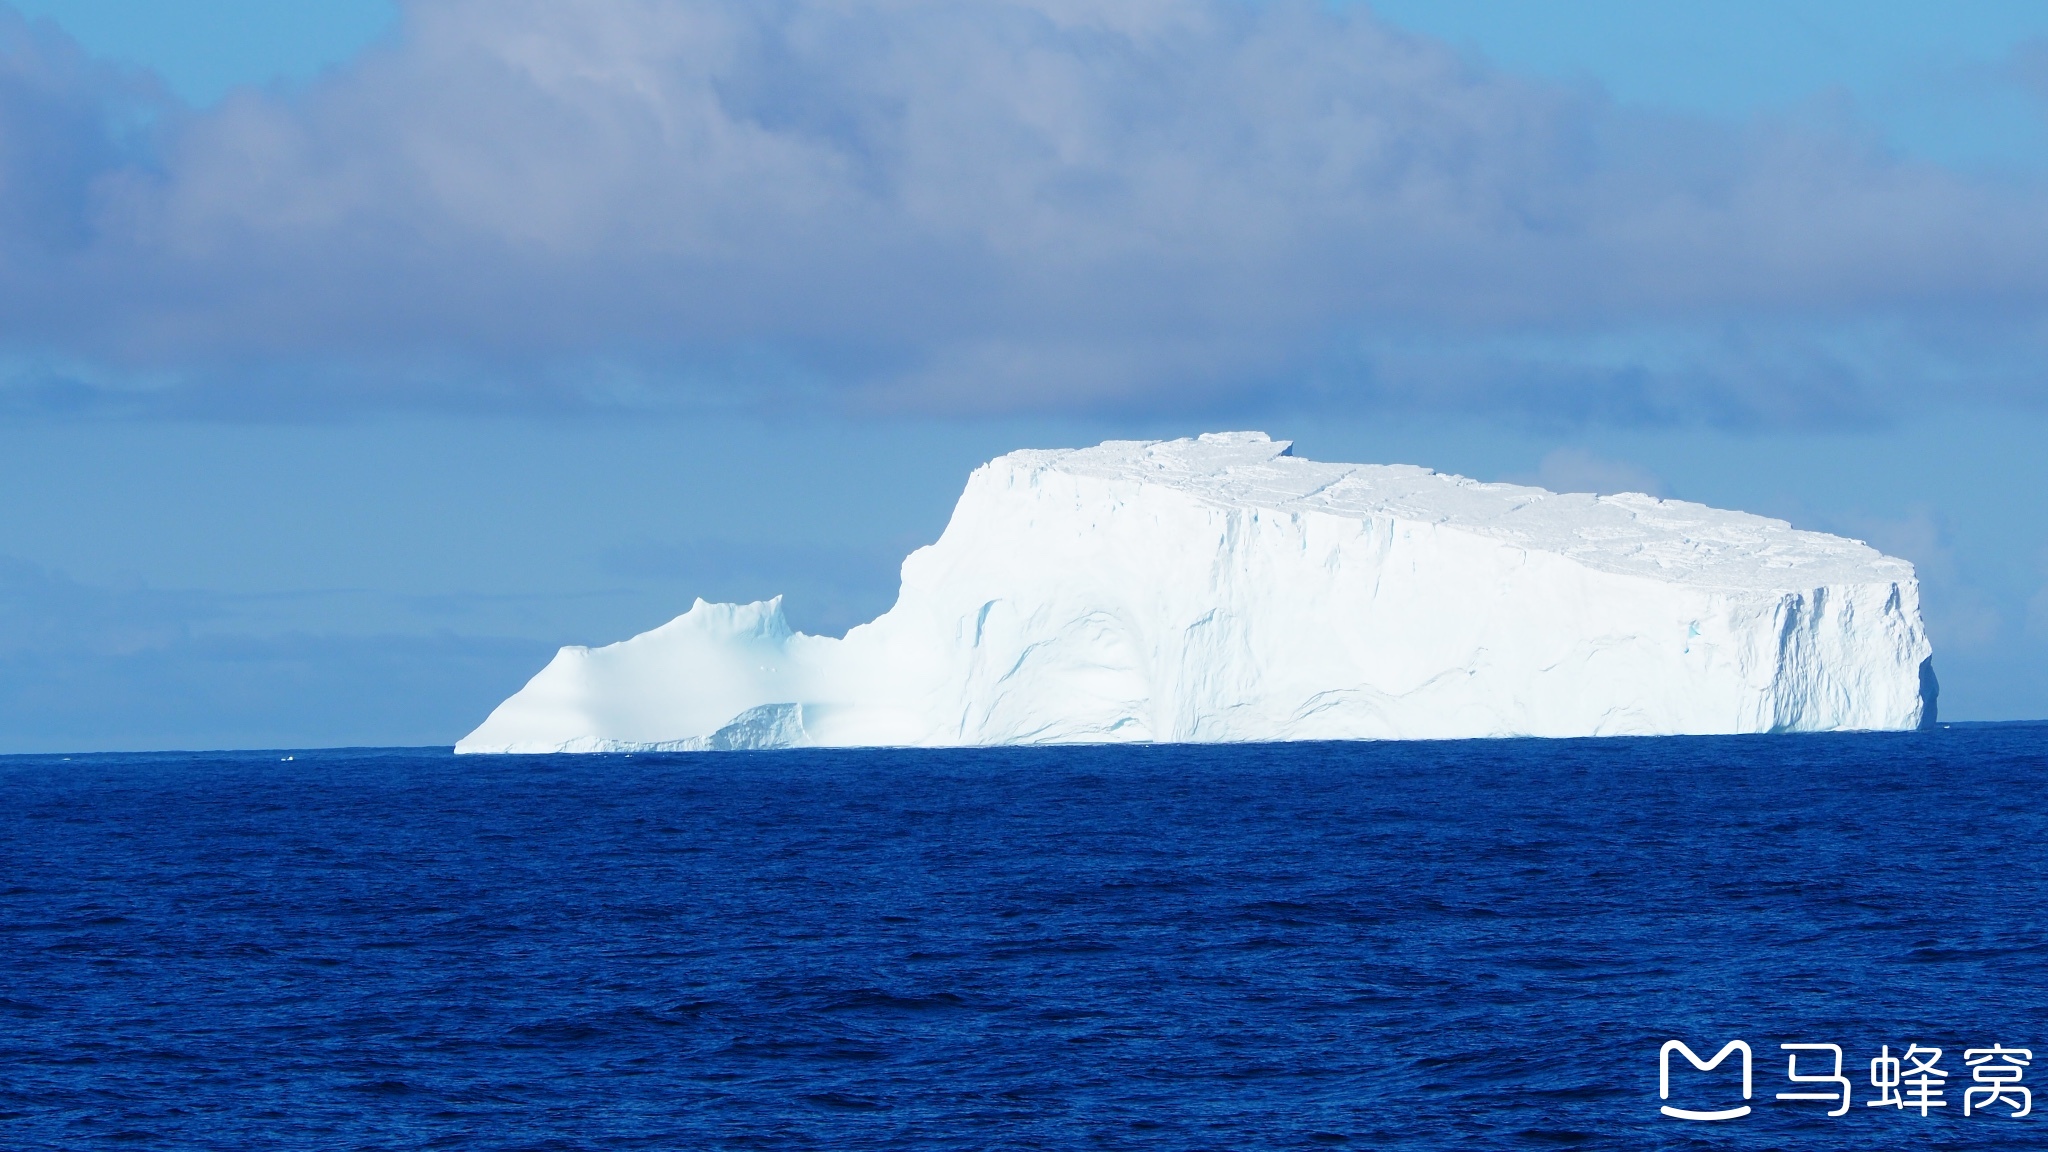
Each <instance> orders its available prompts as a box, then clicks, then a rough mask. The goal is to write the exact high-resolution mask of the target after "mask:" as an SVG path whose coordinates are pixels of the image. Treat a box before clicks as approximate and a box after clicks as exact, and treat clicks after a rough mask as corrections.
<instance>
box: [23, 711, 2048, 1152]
mask: <svg viewBox="0 0 2048 1152" xmlns="http://www.w3.org/2000/svg"><path fill="white" fill-rule="evenodd" d="M2044 853H2048V726H2042V725H1981V726H1970V725H1956V726H1949V727H1945V728H1941V729H1938V730H1935V731H1931V732H1924V733H1900V734H1858V735H1829V736H1753V737H1731V738H1668V739H1606V740H1562V741H1548V740H1507V741H1468V742H1448V743H1377V744H1376V743H1330V744H1297V745H1253V746H1194V747H1191V746H1167V745H1161V746H1137V747H1117V748H1104V747H1086V748H1081V747H1065V748H1030V749H989V750H965V751H911V750H890V751H823V750H806V751H789V752H771V753H707V754H694V755H688V754H686V755H660V756H641V755H636V756H589V757H460V758H458V757H455V756H453V755H451V754H449V753H448V752H447V751H446V750H443V749H425V750H422V749H390V750H384V749H379V750H343V751H299V752H271V753H219V754H186V753H177V754H155V755H92V756H83V755H81V756H72V757H68V758H66V757H57V756H16V757H6V758H0V1147H4V1148H7V1149H43V1148H50V1149H79V1148H93V1147H100V1146H108V1147H116V1146H118V1147H124V1148H176V1149H183V1148H195V1149H197V1148H203V1149H251V1150H254V1149H263V1150H266V1152H268V1150H276V1149H321V1150H323V1152H325V1150H334V1149H408V1150H410V1149H422V1148H479V1149H585V1148H588V1149H621V1148H659V1149H705V1148H821V1149H868V1148H874V1149H881V1148H890V1149H900V1148H961V1149H988V1148H1046V1149H1098V1148H1100V1149H1120V1148H1132V1149H1140V1148H1142V1149H1184V1148H1185V1149H1195V1148H1203V1149H1209V1148H1214V1149H1266V1148H1292V1147H1338V1146H1351V1147H1374V1148H1380V1147H1398V1148H1428V1149H1434V1148H1446V1149H1448V1148H1617V1149H1661V1148H1710V1149H1711V1148H1731V1149H1732V1148H1756V1149H1778V1148H1800V1149H1806V1148H1812V1149H1836V1148H1840V1149H1849V1148H1856V1149H1868V1148H1879V1147H1906V1146H1910V1147H1914V1148H1930V1149H1938V1148H1987V1147H2016V1148H2017V1147H2044V1146H2048V1101H2043V1102H2042V1107H2041V1108H2039V1109H2036V1110H2034V1111H2033V1112H2032V1113H2031V1114H2030V1115H2026V1116H2020V1117H2014V1116H2013V1115H2012V1113H2014V1112H2016V1111H2019V1102H2020V1096H2019V1093H2018V1091H2017V1087H2016V1086H2015V1085H2017V1086H2025V1087H2028V1088H2029V1089H2031V1088H2036V1087H2048V913H2044V907H2048V854H2044ZM1673 1040H1676V1041H1679V1042H1681V1043H1683V1044H1685V1045H1686V1046H1687V1050H1688V1051H1690V1052H1692V1053H1694V1054H1696V1055H1697V1056H1698V1057H1699V1058H1700V1060H1701V1062H1707V1061H1708V1060H1709V1059H1710V1058H1711V1057H1712V1056H1714V1055H1715V1054H1717V1053H1718V1052H1719V1051H1720V1050H1722V1049H1723V1048H1724V1047H1725V1046H1726V1045H1728V1044H1729V1043H1730V1042H1733V1041H1741V1042H1742V1043H1744V1044H1746V1045H1747V1046H1748V1048H1749V1051H1750V1054H1751V1064H1752V1078H1753V1085H1752V1092H1751V1095H1750V1096H1749V1097H1748V1098H1744V1097H1743V1095H1742V1083H1741V1079H1742V1078H1741V1074H1740V1066H1741V1064H1742V1063H1743V1056H1742V1053H1741V1051H1739V1050H1736V1051H1732V1052H1730V1053H1729V1054H1728V1055H1727V1057H1726V1058H1725V1059H1724V1060H1723V1061H1722V1062H1721V1063H1720V1064H1719V1065H1716V1066H1715V1067H1714V1068H1713V1069H1711V1070H1707V1071H1701V1070H1699V1069H1697V1068H1695V1067H1694V1066H1693V1065H1692V1063H1691V1062H1689V1061H1688V1060H1686V1059H1685V1053H1683V1052H1676V1051H1673V1050H1668V1049H1667V1048H1666V1045H1667V1042H1669V1041H1673ZM1788 1043H1793V1044H1811V1045H1827V1044H1832V1045H1835V1046H1836V1047H1837V1048H1838V1049H1839V1050H1840V1055H1841V1061H1840V1067H1841V1069H1842V1073H1841V1075H1842V1077H1843V1080H1842V1081H1832V1080H1829V1081H1826V1082H1823V1083H1819V1084H1816V1083H1815V1082H1812V1081H1805V1082H1800V1083H1793V1082H1791V1081H1789V1080H1788V1078H1787V1058H1788V1055H1790V1056H1796V1058H1797V1060H1798V1065H1797V1068H1798V1071H1799V1072H1800V1074H1801V1075H1802V1076H1808V1077H1812V1076H1816V1075H1821V1076H1825V1075H1826V1074H1830V1073H1832V1072H1833V1070H1834V1068H1835V1066H1836V1065H1835V1059H1836V1057H1835V1054H1834V1053H1833V1052H1831V1051H1829V1050H1827V1049H1825V1048H1807V1049H1800V1050H1786V1049H1783V1048H1781V1047H1780V1046H1781V1045H1783V1044H1788ZM1934 1048H1939V1049H1940V1050H1941V1052H1940V1055H1939V1056H1938V1057H1930V1056H1929V1052H1930V1051H1931V1050H1932V1049H1934ZM2019 1050H2025V1051H2026V1052H2027V1053H2028V1060H2027V1061H2026V1062H2022V1061H2021V1060H2020V1058H2019V1056H2018V1055H2017V1052H2018V1051H2019ZM1908 1052H1911V1053H1912V1054H1913V1058H1912V1059H1909V1060H1906V1061H1899V1057H1901V1056H1902V1055H1903V1054H1906V1053H1908ZM1972 1052H1974V1053H1976V1054H1977V1062H1976V1063H1974V1064H1973V1063H1970V1062H1969V1059H1970V1057H1969V1056H1968V1054H1969V1053H1972ZM1987 1052H1988V1053H1990V1054H1989V1055H1987V1054H1986V1053H1987ZM1660 1059H1661V1062H1662V1063H1663V1064H1664V1065H1667V1066H1668V1075H1667V1076H1665V1077H1662V1078H1660ZM1873 1062H1875V1063H1873ZM1915 1069H1918V1070H1919V1071H1918V1072H1917V1073H1916V1071H1915ZM1987 1070H1988V1071H1989V1072H1990V1074H1989V1075H1986V1072H1987ZM2014 1070H2017V1072H2018V1074H2019V1076H2020V1079H2018V1080H2017V1081H2015V1080H2014V1078H2013V1072H2014ZM1935 1072H1939V1073H1941V1074H1942V1075H1940V1076H1939V1077H1937V1076H1935V1075H1934V1073H1935ZM1660 1081H1665V1082H1668V1088H1669V1095H1668V1096H1666V1095H1662V1094H1660ZM2037 1081H2038V1083H2037ZM1844 1082H1846V1084H1847V1085H1848V1087H1849V1089H1850V1099H1849V1100H1848V1101H1847V1102H1846V1104H1842V1105H1838V1104H1836V1103H1834V1102H1832V1100H1831V1099H1824V1100H1781V1099H1778V1094H1779V1093H1783V1092H1800V1093H1805V1094H1808V1095H1815V1096H1831V1097H1838V1096H1839V1095H1840V1092H1841V1088H1840V1085H1841V1084H1842V1083H1844ZM1883 1082H1889V1083H1883ZM1972 1088H1976V1089H1978V1090H1979V1091H1980V1093H1981V1094H1980V1096H1978V1097H1974V1098H1972V1099H1971V1100H1969V1101H1966V1099H1965V1096H1966V1093H1967V1092H1969V1091H1970V1090H1971V1089H1972ZM1993 1092H1996V1093H1998V1094H1997V1095H1992V1094H1991V1093H1993ZM1916 1093H1917V1094H1918V1097H1919V1100H1918V1103H1913V1102H1911V1101H1909V1102H1908V1106H1906V1107H1900V1106H1898V1104H1896V1103H1893V1102H1891V1098H1893V1097H1897V1098H1900V1099H1905V1098H1906V1096H1907V1095H1910V1094H1916ZM1881 1099H1882V1100H1884V1101H1885V1102H1884V1103H1883V1105H1882V1106H1871V1103H1870V1102H1871V1101H1878V1100H1881ZM1933 1099H1940V1100H1941V1101H1942V1103H1941V1104H1940V1105H1939V1106H1936V1105H1934V1104H1933V1103H1932V1100H1933ZM2030 1099H2031V1097H2029V1100H2030ZM1966 1103H1970V1104H1971V1105H1972V1108H1971V1114H1970V1115H1967V1116H1966V1115H1964V1111H1965V1108H1964V1105H1965V1104H1966ZM1745 1107H1746V1108H1748V1112H1747V1113H1746V1114H1743V1115H1740V1116H1737V1117H1735V1118H1732V1119H1727V1120H1719V1121H1700V1120H1689V1119H1683V1118H1675V1117H1673V1116H1669V1115H1666V1114H1664V1113H1663V1112H1662V1111H1660V1109H1663V1108H1672V1109H1674V1110H1679V1111H1691V1112H1729V1111H1736V1110H1739V1109H1742V1108H1745ZM1838 1107H1839V1108H1840V1109H1841V1110H1842V1111H1843V1112H1844V1114H1842V1115H1830V1114H1829V1113H1830V1112H1832V1111H1835V1110H1837V1108H1838Z"/></svg>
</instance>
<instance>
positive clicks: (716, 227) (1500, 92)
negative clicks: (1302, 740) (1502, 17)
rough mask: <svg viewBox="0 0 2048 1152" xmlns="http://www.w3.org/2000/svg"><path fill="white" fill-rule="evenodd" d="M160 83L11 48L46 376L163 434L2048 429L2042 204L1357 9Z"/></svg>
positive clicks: (744, 32)
mask: <svg viewBox="0 0 2048 1152" xmlns="http://www.w3.org/2000/svg"><path fill="white" fill-rule="evenodd" d="M53 62H54V63H53ZM135 83H136V82H134V81H133V78H127V79H123V78H119V77H112V76H111V75H110V74H105V73H103V72H100V71H95V70H94V66H92V65H90V64H89V62H85V61H83V60H82V58H79V57H77V55H76V53H75V52H73V51H72V50H70V49H69V48H68V47H67V46H65V45H62V44H60V43H57V42H55V41H52V40H50V39H48V38H47V37H45V38H42V39H37V38H36V37H34V36H31V35H29V34H28V33H26V32H25V31H24V30H23V28H22V27H19V26H17V27H13V28H12V29H9V28H6V27H0V126H5V127H6V129H7V130H8V132H9V133H11V135H9V136H8V137H7V138H8V139H13V140H17V141H20V140H27V141H30V142H31V144H32V145H33V146H22V145H17V146H15V147H11V148H9V149H7V150H6V151H5V152H4V154H0V178H4V184H0V189H4V190H0V222H4V223H0V228H4V229H5V230H6V234H0V245H5V246H6V248H7V250H9V251H12V252H15V253H17V254H18V255H24V256H25V258H21V259H16V260H14V261H11V262H10V263H11V266H12V269H13V274H12V275H8V274H6V273H4V272H0V340H4V341H6V342H7V343H8V344H9V345H10V346H11V349H12V350H13V351H14V352H15V353H16V355H17V356H21V355H27V354H30V353H34V354H38V355H41V356H42V357H44V359H45V360H47V361H49V362H66V361H80V362H87V363H90V364H92V365H95V366H96V367H95V371H98V370H100V369H106V368H108V366H111V367H112V368H113V369H118V370H121V371H127V372H134V373H144V374H147V376H148V378H149V379H150V380H151V381H152V382H153V384H152V387H151V389H149V390H148V391H146V392H144V393H138V394H136V395H135V396H129V397H126V398H125V399H124V398H122V397H120V396H114V397H113V399H114V400H115V401H118V402H125V403H132V404H135V405H139V406H142V407H152V406H154V407H163V406H165V405H171V406H176V405H178V404H184V405H187V406H201V407H204V406H206V405H214V406H216V407H221V408H228V409H234V408H248V407H256V408H262V407H265V406H284V407H290V406H292V405H295V404H303V405H309V406H320V405H331V404H349V403H370V404H389V403H406V402H449V403H464V404H467V403H476V402H483V403H492V404H507V403H528V402H531V403H550V404H559V403H579V402H588V403H603V402H606V400H607V398H610V397H615V396H616V392H615V390H614V388H613V386H614V385H615V384H616V382H617V380H618V379H620V378H621V377H622V376H629V377H633V378H635V379H637V380H640V381H642V382H643V383H645V385H646V387H645V388H644V389H642V390H639V392H636V394H640V392H644V394H645V395H647V396H651V397H653V398H654V401H655V402H678V403H691V404H694V403H705V402H709V403H714V404H732V403H739V404H744V405H753V406H769V407H772V406H773V405H775V404H787V403H792V402H805V403H810V402H816V401H818V400H820V399H823V400H825V401H827V402H831V403H841V404H849V405H854V406H867V407H884V408H910V409H918V410H926V411H932V410H937V411H987V410H1004V411H1008V410H1033V409H1038V410H1062V411H1074V410H1083V409H1098V410H1099V409H1119V408H1129V409H1140V410H1159V409H1162V408H1172V409H1175V410H1185V409H1186V408H1188V407H1189V406H1198V407H1199V406H1213V407H1219V408H1229V407H1231V406H1233V405H1235V406H1238V407H1243V406H1246V405H1259V404H1271V403H1274V402H1276V401H1277V402H1283V403H1299V404H1310V405H1324V406H1327V405H1332V404H1352V405H1378V406H1405V407H1422V408H1428V407H1438V408H1446V407H1448V408H1460V409H1472V408H1497V407H1508V408H1513V409H1527V410H1532V411H1544V412H1550V413H1560V414H1563V415H1564V416H1565V417H1567V418H1570V419H1585V418H1594V419H1599V418H1606V419H1617V420H1670V419H1688V420H1711V421H1721V422H1742V421H1751V422H1759V421H1760V422H1779V423H1783V422H1800V421H1808V420H1840V419H1851V418H1856V417H1857V416H1858V415H1867V414H1868V413H1869V412H1870V411H1871V410H1873V409H1874V408H1881V407H1882V406H1883V405H1885V404H1889V403H1893V402H1895V401H1896V400H1897V398H1898V397H1899V396H1901V395H1906V394H1909V393H1911V392H1913V391H1915V390H1923V389H1926V388H1929V387H1931V386H1933V385H1935V384H1937V383H1943V384H1948V385H1951V386H1952V384H1953V381H1954V380H1956V379H1964V380H1967V381H1968V384H1967V389H1966V390H1970V391H1973V392H1974V393H1976V394H1993V395H2008V396H2011V395H2017V396H2021V397H2025V398H2035V399H2038V398H2039V391H2040V385H2039V382H2038V380H2039V374H2038V372H2036V371H2034V369H2035V368H2036V367H2037V366H2038V364H2039V363H2040V361H2041V359H2042V351H2043V342H2042V339H2041V337H2042V333H2043V328H2042V323H2041V317H2042V304H2043V301H2044V299H2048V198H2044V196H2043V194H2042V190H2040V189H2035V188H2031V187H2021V186H2015V185H2010V184H1998V183H1991V182H1986V181H1979V180H1973V179H1971V178H1965V177H1963V176H1959V175H1956V174H1952V173H1949V172H1945V171H1943V170H1941V169H1938V168H1935V167H1932V166H1929V165H1925V164H1917V163H1911V162H1907V161H1904V160H1900V159H1896V158H1893V157H1889V156H1886V155H1884V154H1882V153H1881V152H1879V151H1877V150H1875V149H1874V148H1873V147H1871V146H1870V145H1868V144H1867V143H1865V142H1862V141H1860V140H1859V139H1857V138H1856V137H1854V136H1853V135H1846V134H1845V135H1835V136H1830V135H1826V134H1824V133H1820V132H1818V131H1816V130H1812V129H1800V128H1793V127H1789V126H1784V127H1775V128H1774V127H1772V126H1770V125H1759V126H1753V127H1751V128H1747V129H1743V130H1733V129H1725V128H1720V127H1715V126H1712V125H1709V124H1705V123H1700V122H1692V121H1685V120H1679V119H1673V118H1665V119H1658V118H1651V117H1645V116H1642V115H1638V114H1633V113H1626V112H1623V111H1620V110H1617V109H1615V108H1614V107H1611V106H1609V105H1608V104H1607V103H1605V102H1604V101H1603V100H1602V99H1601V98H1600V97H1599V96H1598V95H1597V94H1595V93H1592V92H1589V91H1584V90H1580V89H1573V88H1565V87H1560V86H1556V85H1551V84H1546V83H1541V82H1536V81H1531V80H1526V79H1521V78H1518V77H1515V76H1511V75H1505V74H1501V73H1498V72H1490V71H1486V70H1484V69H1482V68H1479V67H1477V66H1475V65H1472V64H1470V63H1468V62H1466V61H1464V60H1462V59H1461V58H1460V57H1458V56H1457V55H1456V54H1454V53H1453V52H1451V51H1449V50H1448V49H1446V48H1445V47H1443V46H1441V45H1438V44H1435V43H1432V42H1429V41H1426V40H1423V39H1419V38H1416V37H1412V36H1408V35H1405V34H1403V33H1400V32H1398V31H1395V30H1393V29H1390V28H1388V27H1386V26H1383V25H1381V24H1378V23H1376V22H1375V21H1374V20H1373V18H1372V17H1371V16H1370V14H1369V12H1368V11H1367V10H1365V9H1364V8H1362V7H1357V6H1353V7H1347V8H1343V9H1334V8H1332V7H1329V6H1325V5H1315V4H1308V3H1272V4H1256V5H1251V4H1237V3H1229V2H1226V0H1130V2H1122V3H1119V2H1114V0H1103V2H1099V3H1090V4H1080V3H1073V2H1071V0H1040V2H1037V3H1033V2H1030V0H986V2H981V3H956V2H943V3H942V2H937V0H932V2H922V0H894V2H889V3H871V4H853V3H840V2H832V0H787V2H781V3H739V2H717V0H672V2H654V0H488V2H486V0H417V2H415V3H412V4H410V5H409V6H408V7H407V10H406V18H405V24H404V29H403V33H402V35H401V36H400V37H399V38H398V39H397V40H396V41H394V42H393V43H391V44H388V45H384V46H380V47H378V48H375V49H372V50H371V51H370V52H369V53H368V54H366V55H365V56H363V57H362V58H360V59H358V60H357V61H355V62H354V63H353V64H351V65H350V66H348V67H346V68H344V69H342V70H339V71H338V72H336V73H334V74H332V75H331V76H329V77H328V78H326V79H324V80H322V81H320V82H318V83H316V84H314V85H313V86H311V87H310V88H308V89H306V90H304V91H302V92H297V93H286V94H280V93H276V92H258V91H253V90H251V91H245V92H242V93H239V94H237V95H236V96H234V97H232V98H230V99H229V100H227V101H226V102H225V103H223V104H222V105H221V106H219V107H218V108H216V109H213V110H210V111H207V112H204V113H199V114H183V113H178V112H177V111H176V110H166V109H165V108H164V107H163V106H162V105H161V99H160V97H155V96H152V95H150V94H149V93H148V92H147V91H144V90H143V89H138V88H137V87H136V86H135ZM144 88H146V85H145V86H144ZM152 99H155V100H157V101H158V103H157V104H156V105H149V101H150V100H152ZM95 101H97V103H95ZM124 102H125V103H124ZM131 105H132V106H143V105H147V106H150V107H156V108H157V109H158V111H157V112H156V113H155V114H156V115H157V116H158V122H157V123H158V127H157V129H156V131H155V132H154V134H153V135H151V136H150V137H149V140H148V143H147V146H142V145H138V144H136V143H135V142H134V141H133V140H132V139H130V138H129V136H124V135H123V134H122V132H120V131H117V130H115V128H111V127H109V124H110V123H111V122H112V121H110V120H109V116H110V115H111V113H109V112H108V111H107V110H108V109H112V108H115V107H116V106H119V107H129V106H131ZM115 119H116V120H118V117H116V118H115ZM131 119H132V118H131ZM37 141H41V142H42V143H40V144H36V143H35V142H37ZM52 157H58V158H63V159H65V161H66V162H65V163H64V164H52V163H51V162H50V161H51V159H52ZM53 219H61V220H65V221H69V222H70V230H69V231H62V230H52V229H51V228H50V226H49V221H51V220H53ZM39 362H40V361H39ZM763 363H772V364H776V365H780V366H782V367H781V368H780V369H779V370H777V371H773V372H767V373H763V372H761V371H759V370H758V369H759V366H760V365H761V364H763ZM750 366H751V367H750ZM598 367H604V368H605V369H606V372H605V381H606V382H605V383H604V384H603V385H602V386H601V387H598V388H596V389H593V390H590V391H585V390H582V389H580V388H579V387H578V386H577V385H576V384H575V383H573V382H574V381H576V380H577V379H579V378H580V377H581V376H582V375H583V374H584V373H585V372H586V371H593V370H594V369H596V368H598ZM46 375H47V374H46ZM166 375H169V376H172V377H175V378H176V379H177V380H178V381H180V383H179V384H178V385H177V386H176V387H172V388H169V389H165V388H163V387H161V386H159V385H160V382H161V381H162V380H163V379H164V378H165V376H166ZM65 379H66V380H70V378H69V377H66V378H65ZM564 381H570V382H571V383H568V384H565V383H564ZM25 384H32V385H35V386H37V387H41V388H44V389H47V388H48V387H50V386H51V381H50V380H49V379H47V378H39V379H33V380H26V381H25ZM95 387H98V386H97V385H95ZM100 391H101V392H107V393H110V394H111V393H118V392H119V391H120V390H119V389H111V390H110V389H106V388H100ZM33 394H35V395H40V394H41V393H40V392H35V393H33ZM138 397H139V398H138ZM437 397H438V399H437Z"/></svg>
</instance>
